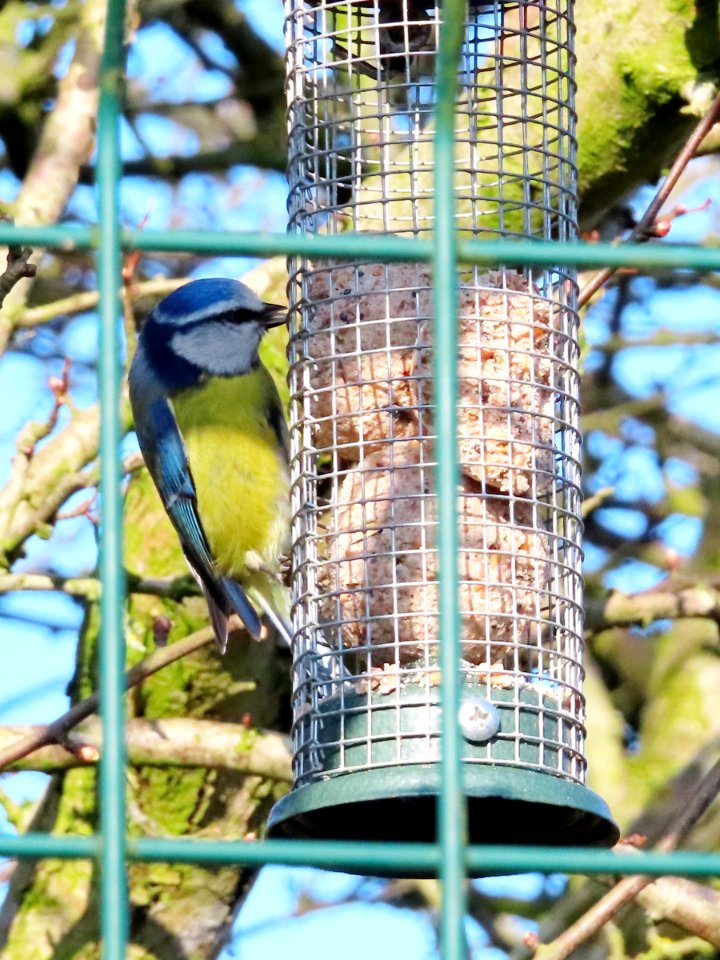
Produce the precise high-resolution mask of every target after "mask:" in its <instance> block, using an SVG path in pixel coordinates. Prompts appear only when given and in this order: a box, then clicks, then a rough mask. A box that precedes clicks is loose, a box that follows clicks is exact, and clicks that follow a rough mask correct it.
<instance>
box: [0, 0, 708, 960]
mask: <svg viewBox="0 0 720 960" xmlns="http://www.w3.org/2000/svg"><path fill="white" fill-rule="evenodd" d="M243 8H244V9H245V10H246V12H247V14H248V16H250V17H251V18H252V19H253V22H254V23H256V24H258V25H259V27H260V28H261V30H262V32H263V34H264V35H265V36H266V38H267V39H268V40H269V41H270V42H271V43H273V44H274V45H275V46H276V47H278V49H279V48H280V47H281V46H282V7H281V4H280V2H279V0H273V2H270V3H268V2H267V0H252V2H248V3H244V4H243ZM207 42H208V44H209V43H210V40H208V41H207ZM207 52H208V53H210V54H211V55H212V56H214V57H215V58H216V59H217V61H218V62H219V63H222V62H223V58H224V57H227V51H224V50H223V49H222V48H218V47H217V45H214V46H213V47H212V48H211V49H208V50H207ZM129 70H130V75H131V77H132V78H133V79H134V80H135V81H137V82H142V83H143V84H145V85H146V86H147V88H148V89H152V90H153V92H154V94H155V96H156V97H158V98H162V99H167V100H172V99H179V98H180V97H181V96H183V91H184V89H185V88H186V87H187V85H188V84H193V85H194V89H196V92H197V97H198V99H201V100H211V99H214V98H217V97H223V96H225V95H226V94H227V93H228V87H227V79H226V77H225V75H224V74H223V73H222V72H221V71H214V72H210V73H208V72H207V71H199V70H198V68H197V64H196V63H195V62H194V59H193V57H192V56H191V55H190V54H189V52H188V50H187V49H186V48H184V47H183V46H182V45H181V44H179V43H178V42H177V41H175V40H174V39H173V36H172V34H171V32H170V31H169V30H167V29H166V28H164V27H162V26H154V27H151V28H148V29H146V30H143V31H141V32H140V34H139V35H138V38H137V43H136V44H135V47H134V48H133V51H132V53H131V57H130V63H129ZM139 128H140V131H141V134H142V136H143V138H144V139H145V140H146V141H147V142H148V143H150V144H152V145H153V147H154V148H158V149H162V150H164V151H165V152H166V153H174V152H183V153H188V154H189V153H192V152H194V151H195V149H196V148H197V142H196V140H195V137H194V136H193V135H192V134H190V133H189V132H188V131H187V130H185V129H183V128H181V127H179V126H178V125H176V124H174V123H172V122H170V121H158V120H151V119H149V118H148V119H145V120H142V121H141V123H140V124H139ZM123 145H124V150H125V155H126V158H128V159H130V158H133V157H136V156H138V153H139V147H138V143H137V141H136V139H135V137H134V134H133V133H132V131H131V130H130V129H129V127H126V128H125V129H124V132H123ZM716 169H717V168H716V167H715V166H713V164H712V163H711V162H709V161H699V162H698V163H697V164H696V165H695V172H696V173H700V174H702V172H703V170H705V171H706V175H705V176H697V177H695V178H693V179H692V182H691V185H690V186H689V188H688V190H687V192H686V193H685V194H684V195H683V200H684V201H685V202H686V203H687V204H688V205H695V204H699V203H701V202H702V201H703V200H704V199H705V198H706V197H708V196H709V197H711V199H712V200H713V206H712V207H711V208H710V209H709V210H707V211H705V212H703V213H697V214H692V215H689V216H687V217H685V218H682V219H680V220H678V221H676V222H675V224H674V226H673V230H672V232H671V236H670V239H671V240H673V241H676V242H680V241H683V242H694V241H697V240H698V239H701V238H702V237H703V236H705V235H706V234H707V233H710V232H713V231H716V230H717V219H718V213H717V211H718V209H719V208H720V178H719V177H717V176H714V177H713V176H712V172H713V171H714V170H716ZM17 186H18V185H17V183H16V182H15V181H14V180H13V178H12V177H11V176H10V175H7V174H6V175H3V176H0V200H1V201H9V200H11V199H12V198H13V197H14V196H15V193H16V191H17ZM285 200H286V184H285V181H284V178H283V177H281V176H280V175H277V174H266V175H260V174H258V173H257V172H256V171H253V170H248V169H243V168H236V169H235V170H233V171H232V172H231V174H230V176H229V179H228V184H227V185H222V184H220V183H219V181H218V180H217V178H215V177H213V176H210V175H203V174H197V175H194V176H191V177H187V178H185V180H184V181H183V182H182V184H181V185H180V186H179V187H178V188H177V190H171V189H170V188H168V187H164V186H158V184H157V183H156V182H154V181H150V180H145V179H141V178H135V179H133V180H130V181H128V182H126V184H124V186H123V193H122V202H123V212H124V219H125V221H126V222H127V223H128V224H132V225H134V224H137V223H138V222H139V221H140V220H141V219H142V218H143V217H145V216H146V215H147V216H148V226H150V227H157V228H162V227H167V226H169V225H170V223H171V219H172V218H173V217H176V216H177V215H178V211H179V212H180V219H181V221H182V225H183V226H188V227H192V226H198V227H208V226H209V225H212V226H213V227H214V228H217V229H227V230H241V229H250V228H263V229H268V230H278V231H281V230H283V229H284V228H285V223H286V209H285ZM645 200H646V192H643V193H642V194H641V196H640V197H639V198H638V199H637V203H638V204H641V203H643V202H644V201H645ZM72 209H73V212H74V214H75V215H76V216H77V217H80V218H87V219H90V220H92V219H94V216H95V197H94V193H93V191H92V189H91V188H89V187H82V188H79V190H78V192H77V195H76V197H75V198H74V200H73V205H72ZM252 262H253V261H251V260H249V259H247V258H246V259H239V258H219V259H214V260H212V261H207V262H205V263H204V264H203V265H202V266H201V267H199V268H198V270H197V271H196V273H195V275H205V276H210V275H219V274H224V275H228V276H237V275H239V274H242V273H243V272H244V270H245V269H247V268H249V267H250V266H251V265H252ZM158 263H159V264H160V263H161V261H160V259H159V260H158ZM634 283H636V284H637V285H638V290H639V291H644V292H645V293H646V294H647V296H646V297H645V298H644V299H643V300H642V302H640V303H638V304H637V305H636V306H633V307H632V308H630V309H628V310H627V311H626V314H625V328H624V332H625V333H626V334H627V335H628V336H636V337H643V336H648V335H649V334H651V333H652V332H653V331H654V330H656V329H658V328H667V329H672V330H678V331H687V330H709V331H713V332H717V333H718V334H720V292H719V291H718V290H715V289H710V288H707V287H694V288H688V289H681V290H667V291H665V290H658V289H656V288H655V286H654V285H653V283H652V281H650V280H647V279H642V278H638V279H637V280H636V281H634ZM610 309H611V298H609V297H608V298H605V300H603V301H602V302H601V303H600V304H599V306H598V307H597V308H596V309H594V310H593V311H591V313H590V315H589V317H588V321H587V326H586V333H587V337H588V340H589V342H590V343H591V344H594V345H596V346H600V345H602V343H603V342H604V340H605V339H606V338H607V335H608V326H607V324H608V316H609V313H610ZM31 339H32V343H31V342H30V340H31ZM96 345H97V325H96V318H95V316H94V315H93V314H90V313H88V314H83V315H80V316H78V317H75V318H73V319H72V320H70V321H69V322H68V323H67V324H66V325H65V327H64V330H63V331H62V333H59V334H56V333H53V332H52V331H49V330H40V331H38V333H37V334H36V335H34V337H32V338H31V337H28V338H26V339H25V342H24V343H21V344H20V349H19V350H16V351H12V352H10V353H8V354H7V355H6V356H5V357H4V358H3V359H2V361H0V395H1V396H3V397H12V398H13V402H12V403H6V404H4V405H3V406H2V407H0V483H2V482H4V480H5V479H6V477H7V474H8V469H9V463H10V458H11V456H12V454H13V450H14V439H15V435H16V432H17V430H18V428H19V427H20V426H21V425H22V424H23V423H24V422H25V421H26V420H28V419H43V418H44V417H46V416H47V414H48V412H49V410H50V409H51V405H52V397H51V394H50V391H49V389H48V388H47V378H48V376H49V375H50V374H57V373H59V370H60V366H61V362H62V361H61V360H60V359H59V357H61V356H64V355H69V356H71V357H72V358H73V367H72V377H73V381H72V395H73V398H74V400H75V402H76V403H77V404H78V405H80V406H85V405H87V404H89V403H91V402H92V400H93V399H94V395H95V385H94V372H93V363H94V359H95V352H96ZM53 358H56V359H53ZM596 360H597V354H595V355H593V354H592V353H591V355H590V358H589V360H588V363H589V366H590V367H592V365H593V363H595V362H596ZM719 361H720V347H717V346H707V345H704V346H702V347H698V346H695V347H687V348H677V349H674V350H668V349H662V350H661V349H658V348H646V349H638V350H633V351H625V352H622V353H620V354H619V355H618V356H617V358H616V360H615V366H614V369H615V372H616V374H617V376H618V378H619V379H620V380H621V382H622V383H623V385H624V386H625V388H626V389H627V390H628V391H629V392H630V393H631V394H633V395H635V396H647V395H649V394H651V393H653V392H655V391H657V390H658V389H662V390H665V391H666V392H667V395H668V397H669V403H670V406H671V409H673V410H674V411H675V412H677V413H678V414H681V415H683V416H685V417H688V418H690V419H691V420H693V421H695V422H697V423H698V424H700V425H702V426H704V427H706V428H707V429H712V430H720V387H719V385H718V378H717V375H716V374H717V371H718V369H720V363H719ZM587 444H588V447H589V449H590V450H591V452H593V453H594V454H596V455H597V456H601V457H602V459H603V468H602V470H601V471H600V472H599V474H598V476H597V477H596V478H595V480H594V485H595V487H596V488H599V487H601V486H604V485H608V484H612V485H613V486H615V487H616V490H617V492H618V495H619V496H621V497H622V498H626V499H628V500H631V499H632V498H633V497H635V496H637V495H638V493H639V492H640V490H642V492H643V493H644V495H645V496H646V497H648V498H649V499H651V500H652V499H653V498H659V497H660V496H661V495H662V477H661V475H660V471H659V468H658V464H657V458H656V456H655V454H654V451H653V450H652V448H651V446H650V443H649V438H647V440H646V442H643V437H642V430H641V429H640V428H638V432H637V437H636V440H635V443H634V445H633V446H632V447H631V448H630V449H626V448H625V447H624V445H623V444H621V443H620V442H619V441H617V440H614V439H612V438H608V437H606V436H604V435H602V434H593V435H589V436H588V437H587ZM666 469H667V470H668V471H670V474H671V476H672V478H673V480H674V482H676V483H678V484H686V483H690V482H692V481H693V472H692V468H690V467H689V466H688V465H687V464H684V463H683V462H681V461H677V462H676V463H674V464H673V463H671V464H670V465H669V466H668V467H667V468H666ZM77 499H78V498H76V501H77ZM605 519H606V521H607V523H608V525H610V526H611V527H612V528H613V529H617V530H618V531H620V532H624V533H625V534H627V535H632V534H633V533H637V532H639V528H638V524H639V523H640V522H641V518H640V517H639V515H638V514H637V513H636V512H635V511H633V510H630V509H628V510H623V509H617V508H614V511H610V510H606V512H605ZM700 533H701V525H700V521H699V520H697V519H696V518H689V517H682V516H676V517H671V518H669V519H668V521H666V523H665V524H664V526H663V536H664V539H665V541H666V542H667V544H668V545H670V546H673V547H674V548H675V549H677V550H678V551H679V552H680V553H681V554H685V555H689V554H691V553H692V551H693V550H694V548H695V546H696V544H697V540H698V538H699V536H700ZM602 560H603V554H602V551H599V550H596V549H589V550H588V564H587V567H588V570H593V569H597V568H598V567H599V565H600V564H601V563H602ZM94 563H95V530H94V527H93V526H92V524H91V523H90V522H89V521H88V520H87V519H86V518H82V517H80V518H75V519H72V520H65V521H62V522H61V523H59V524H58V526H57V528H56V531H55V533H54V535H53V537H52V538H51V539H50V540H49V541H46V540H40V539H39V538H34V539H33V540H32V541H31V542H30V544H29V546H28V553H27V557H26V558H25V559H24V560H23V561H22V564H20V568H22V569H30V570H32V569H47V568H50V569H52V570H54V571H56V572H58V573H61V574H64V575H75V574H84V573H88V572H90V571H91V570H92V569H93V567H94ZM660 576H662V571H659V570H658V569H657V568H654V567H650V566H649V565H648V564H641V563H637V562H628V563H626V564H623V565H622V566H621V567H619V568H618V569H616V570H614V571H613V572H612V573H609V574H608V575H607V576H606V578H605V581H606V583H607V585H608V586H613V587H616V588H619V589H623V590H628V591H631V590H637V589H642V588H644V587H646V586H650V585H652V583H654V582H656V581H657V579H659V577H660ZM0 616H2V617H3V620H2V639H3V647H2V652H3V657H4V661H3V662H4V666H5V668H4V669H2V670H0V722H1V723H30V722H35V723H37V722H45V721H49V720H51V719H53V717H55V716H56V715H57V714H58V713H60V712H62V711H63V710H64V709H65V707H66V705H67V698H66V696H65V693H64V689H65V686H66V684H67V682H68V680H69V679H70V676H71V673H72V669H73V656H74V648H75V641H76V636H77V629H78V626H79V624H80V619H81V610H80V608H79V606H78V605H77V604H75V603H74V602H73V601H72V600H70V599H68V598H66V597H61V596H57V595H41V594H31V595H22V594H15V595H11V596H6V597H0ZM43 783H44V777H42V775H39V774H23V775H15V776H10V777H8V776H5V777H4V778H3V789H4V790H6V791H7V792H8V794H10V795H11V796H13V797H14V798H15V799H23V798H27V797H34V796H37V795H38V792H39V790H41V789H42V784H43ZM539 884H540V881H539V879H538V878H537V877H529V878H525V879H522V878H521V879H517V878H515V879H513V880H512V881H511V883H510V887H508V882H507V881H502V880H495V881H487V882H486V883H485V886H484V889H486V890H488V891H489V892H492V891H498V892H502V891H503V890H508V889H509V890H511V891H512V892H513V893H514V894H515V895H525V896H528V897H530V896H533V895H535V893H536V892H537V891H538V888H539ZM356 885H357V878H354V877H348V876H346V875H342V874H338V875H329V874H322V873H319V872H318V871H309V870H292V871H291V870H287V869H283V868H268V869H266V870H265V871H264V872H263V874H262V876H261V878H260V880H259V882H258V883H257V885H256V887H255V889H254V890H253V892H252V893H251V895H250V897H249V898H248V901H247V903H246V904H245V907H244V909H243V911H242V913H241V915H240V917H239V919H238V922H237V927H236V931H237V937H236V938H235V939H234V941H233V943H232V944H231V946H230V947H228V949H227V951H226V955H227V956H228V957H231V956H232V957H240V958H243V960H255V958H257V960H265V957H267V956H268V955H271V956H275V955H280V954H281V952H282V953H285V952H286V951H289V950H292V953H293V957H294V958H296V960H305V958H306V957H307V958H308V960H325V958H327V960H330V958H331V957H332V958H333V960H335V958H336V956H337V953H338V943H340V942H341V943H342V953H343V960H355V958H356V957H357V960H361V958H362V960H365V958H366V957H367V953H368V945H369V943H372V951H373V954H374V956H375V957H376V958H377V960H385V957H387V958H388V960H395V958H396V957H397V955H398V951H399V950H400V949H402V951H403V954H404V955H407V956H412V957H413V958H415V960H418V958H425V957H428V958H431V957H434V956H435V955H436V954H435V946H434V936H433V932H432V929H431V927H430V925H429V923H428V921H427V919H426V918H424V917H423V916H422V915H419V914H417V913H413V912H412V911H409V910H397V909H394V908H391V907H388V906H383V905H373V906H368V905H366V904H362V903H355V904H344V903H343V904H341V905H337V906H335V907H333V908H332V910H328V911H320V912H316V913H311V914H308V915H306V916H303V917H302V918H293V919H292V920H290V921H287V922H286V921H285V918H287V917H288V916H289V915H292V913H293V912H294V910H295V907H296V904H297V900H298V895H299V894H300V893H301V892H302V891H303V890H306V889H310V890H312V892H313V895H314V896H316V897H318V898H319V899H320V900H327V901H328V902H330V903H332V902H337V901H340V900H343V898H344V897H346V896H347V895H348V893H349V892H350V891H352V890H353V889H355V887H356ZM347 930H367V931H368V933H367V935H366V937H362V936H361V937H358V936H354V937H348V936H347V935H346V934H347ZM468 933H469V936H470V939H471V942H472V944H473V948H474V951H475V953H476V954H477V955H478V956H482V957H483V958H489V957H492V956H494V955H496V954H497V953H498V951H496V950H494V949H492V948H489V947H488V946H487V944H486V941H485V938H484V936H483V935H482V934H481V932H480V931H479V929H478V928H476V927H471V928H469V930H468ZM340 938H342V939H340Z"/></svg>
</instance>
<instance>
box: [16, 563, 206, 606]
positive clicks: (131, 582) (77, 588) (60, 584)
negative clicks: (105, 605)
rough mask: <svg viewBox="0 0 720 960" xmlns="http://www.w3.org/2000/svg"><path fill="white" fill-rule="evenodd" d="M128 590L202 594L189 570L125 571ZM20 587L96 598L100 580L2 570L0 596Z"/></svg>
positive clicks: (170, 595) (175, 597)
mask: <svg viewBox="0 0 720 960" xmlns="http://www.w3.org/2000/svg"><path fill="white" fill-rule="evenodd" d="M126 587H127V591H128V593H141V594H147V595H150V596H153V597H167V598H169V599H170V600H184V599H185V597H197V596H200V588H199V587H198V585H197V584H196V583H195V581H194V580H193V578H192V577H191V576H190V575H189V574H187V575H184V576H179V577H138V576H135V575H134V574H131V573H126ZM18 590H30V591H51V590H58V591H60V592H62V593H66V594H67V595H68V596H70V597H83V598H84V599H86V600H97V599H98V598H99V596H100V581H99V580H98V579H97V578H96V577H59V576H57V575H56V574H50V573H30V572H24V571H21V572H18V573H9V572H8V573H5V572H4V571H2V570H0V596H1V595H2V594H5V593H15V592H16V591H18Z"/></svg>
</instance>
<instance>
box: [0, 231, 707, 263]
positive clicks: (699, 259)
mask: <svg viewBox="0 0 720 960" xmlns="http://www.w3.org/2000/svg"><path fill="white" fill-rule="evenodd" d="M99 242H100V241H99V232H98V231H97V230H96V229H95V228H89V227H69V226H66V227H59V226H53V227H13V226H10V225H8V224H0V244H8V243H13V244H17V245H22V246H42V247H53V248H55V249H58V250H61V251H62V250H63V249H64V250H87V249H92V248H95V247H97V246H98V245H99ZM121 246H122V248H123V249H124V250H145V251H152V252H155V253H157V252H162V251H166V252H168V253H178V252H194V253H198V254H208V255H210V254H212V255H217V254H223V255H227V256H253V257H268V256H278V255H288V256H308V257H328V256H334V257H337V258H339V259H350V258H353V257H358V258H372V259H373V260H430V259H431V258H432V250H433V248H432V242H431V241H430V240H419V239H415V238H412V237H393V236H386V235H382V236H380V235H377V234H372V235H371V234H359V233H343V234H340V235H339V236H336V237H329V236H313V235H312V234H305V235H294V234H285V233H220V232H218V233H210V232H205V231H202V230H144V231H138V230H126V231H124V232H123V233H122V236H121ZM458 256H459V259H460V261H461V262H462V263H482V264H487V265H488V266H490V265H494V264H501V263H502V264H513V265H520V266H523V265H526V266H533V267H535V266H555V265H557V266H576V267H579V268H581V269H584V268H586V267H598V268H599V267H606V266H607V267H623V266H626V267H637V268H639V269H644V270H663V269H681V270H682V269H686V270H689V269H692V270H712V271H720V247H696V246H690V245H687V244H678V245H677V246H675V245H673V244H669V243H662V244H660V243H658V244H643V243H634V244H633V243H628V244H618V245H615V244H610V243H562V244H561V243H555V242H553V241H548V240H464V241H463V240H461V241H459V243H458Z"/></svg>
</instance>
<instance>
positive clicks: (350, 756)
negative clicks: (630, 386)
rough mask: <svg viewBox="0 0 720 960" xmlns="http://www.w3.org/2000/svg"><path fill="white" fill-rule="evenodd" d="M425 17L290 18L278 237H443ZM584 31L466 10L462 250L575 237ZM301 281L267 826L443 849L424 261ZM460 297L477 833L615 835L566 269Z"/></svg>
mask: <svg viewBox="0 0 720 960" xmlns="http://www.w3.org/2000/svg"><path fill="white" fill-rule="evenodd" d="M440 16H441V13H440V8H439V7H435V6H432V5H429V4H427V3H425V2H421V0H341V2H334V0H287V19H286V34H287V48H288V103H289V128H290V136H289V142H290V158H289V181H290V199H289V210H290V223H291V229H293V230H295V231H297V232H307V233H325V234H339V233H341V232H343V231H345V230H347V229H352V230H355V231H358V232H371V233H375V234H378V235H380V234H396V235H397V234H403V235H410V236H416V237H417V236H427V235H429V234H430V232H431V231H432V227H433V203H432V201H433V197H432V170H433V149H432V141H433V108H434V102H435V86H434V60H435V54H436V50H437V40H438V29H439V23H440ZM572 37H573V24H572V20H571V5H570V3H569V2H568V0H544V2H536V0H533V2H530V0H495V2H490V3H488V2H477V3H473V2H470V5H469V8H468V11H467V15H466V23H465V36H464V43H463V49H462V54H461V58H460V65H459V71H460V76H459V80H460V90H461V93H460V97H459V100H458V102H457V104H456V140H457V164H456V174H455V184H454V186H455V195H456V222H457V226H458V230H459V231H460V232H461V234H462V235H463V236H465V237H488V236H490V237H498V238H500V237H518V238H519V237H540V238H545V239H555V240H558V241H563V240H572V239H575V237H576V235H577V212H576V168H575V139H574V124H575V118H574V112H573V100H574V81H573V76H572V68H573V53H572ZM378 242H379V245H380V246H381V244H382V241H381V238H380V236H379V237H378ZM290 276H291V283H290V303H291V344H290V352H291V398H292V407H291V443H292V475H293V492H292V497H293V515H294V520H293V551H292V568H293V588H294V596H295V598H296V599H295V609H294V621H295V628H296V643H295V651H294V660H293V674H294V690H293V707H294V717H295V720H294V742H295V756H294V778H295V779H294V789H293V791H292V792H291V793H290V794H288V796H286V797H285V798H283V799H282V800H281V801H280V802H279V803H278V804H277V805H276V807H275V808H274V810H273V812H272V815H271V821H270V827H271V832H273V833H274V834H276V835H290V836H298V835H308V836H318V837H336V838H349V839H352V838H372V839H385V840H403V839H418V840H422V839H432V837H433V829H434V802H435V796H436V795H437V793H438V790H439V782H440V780H439V777H440V774H439V758H440V699H439V669H438V653H439V651H438V643H437V622H436V621H437V609H438V597H437V576H438V564H437V551H436V549H435V532H436V524H437V520H436V517H437V510H436V506H437V498H436V491H435V487H434V469H433V468H434V438H435V434H434V416H433V404H432V396H431V394H432V389H431V388H432V383H431V376H432V354H433V337H432V326H431V316H432V282H431V277H430V273H429V267H428V266H427V265H425V264H415V263H398V262H395V263H385V262H381V259H380V256H378V259H377V260H368V261H364V262H354V263H348V262H342V263H339V262H333V261H330V260H322V261H321V260H316V261H312V260H310V259H308V258H297V259H295V260H293V261H292V262H291V264H290ZM458 280H459V290H458V342H459V350H458V375H459V405H458V413H457V430H458V442H459V450H458V454H459V463H460V471H461V476H462V482H461V485H460V489H459V490H458V492H457V496H458V503H457V512H458V522H459V531H460V542H461V551H460V556H459V558H458V561H459V570H460V583H459V597H460V607H461V615H462V633H461V637H460V644H461V656H462V669H463V703H462V706H461V711H460V716H459V717H458V722H459V724H460V731H461V734H462V736H463V776H464V783H465V788H466V791H467V794H468V797H469V830H470V837H471V839H472V840H473V841H476V842H483V841H491V842H506V843H513V842H517V843H541V844H552V843H561V844H568V845H570V844H611V843H613V842H614V841H615V839H617V835H618V831H617V828H616V827H615V825H614V823H613V822H612V819H611V817H610V814H609V811H608V810H607V807H606V806H605V804H604V802H603V801H602V800H601V799H600V798H599V797H598V796H596V795H595V794H594V793H592V792H591V791H590V790H589V789H588V788H587V787H586V786H585V784H584V779H585V768H586V760H585V754H584V736H585V730H584V726H583V711H584V700H583V694H582V678H583V669H582V662H581V657H582V581H581V575H580V563H581V548H580V534H581V520H580V475H579V471H580V466H579V449H580V434H579V427H578V422H579V409H578V393H579V389H578V386H579V374H578V357H579V348H578V343H577V314H576V312H575V309H574V307H575V297H576V284H575V277H574V275H573V274H572V273H571V272H570V271H568V270H567V269H565V268H562V269H561V268H553V269H546V270H543V271H536V270H531V269H525V270H522V271H518V270H512V269H509V268H505V267H503V268H498V269H493V270H487V269H482V268H480V267H476V268H467V269H461V271H460V273H459V277H458Z"/></svg>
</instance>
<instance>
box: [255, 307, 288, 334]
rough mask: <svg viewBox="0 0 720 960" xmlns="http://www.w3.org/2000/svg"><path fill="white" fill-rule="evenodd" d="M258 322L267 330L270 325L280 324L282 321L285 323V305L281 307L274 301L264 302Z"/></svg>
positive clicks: (276, 325)
mask: <svg viewBox="0 0 720 960" xmlns="http://www.w3.org/2000/svg"><path fill="white" fill-rule="evenodd" d="M260 322H261V323H262V325H263V326H264V327H267V329H268V330H269V329H270V328H271V327H279V326H282V324H283V323H287V307H281V306H278V305H277V304H275V303H266V304H265V312H264V313H263V315H262V320H261V321H260Z"/></svg>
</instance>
